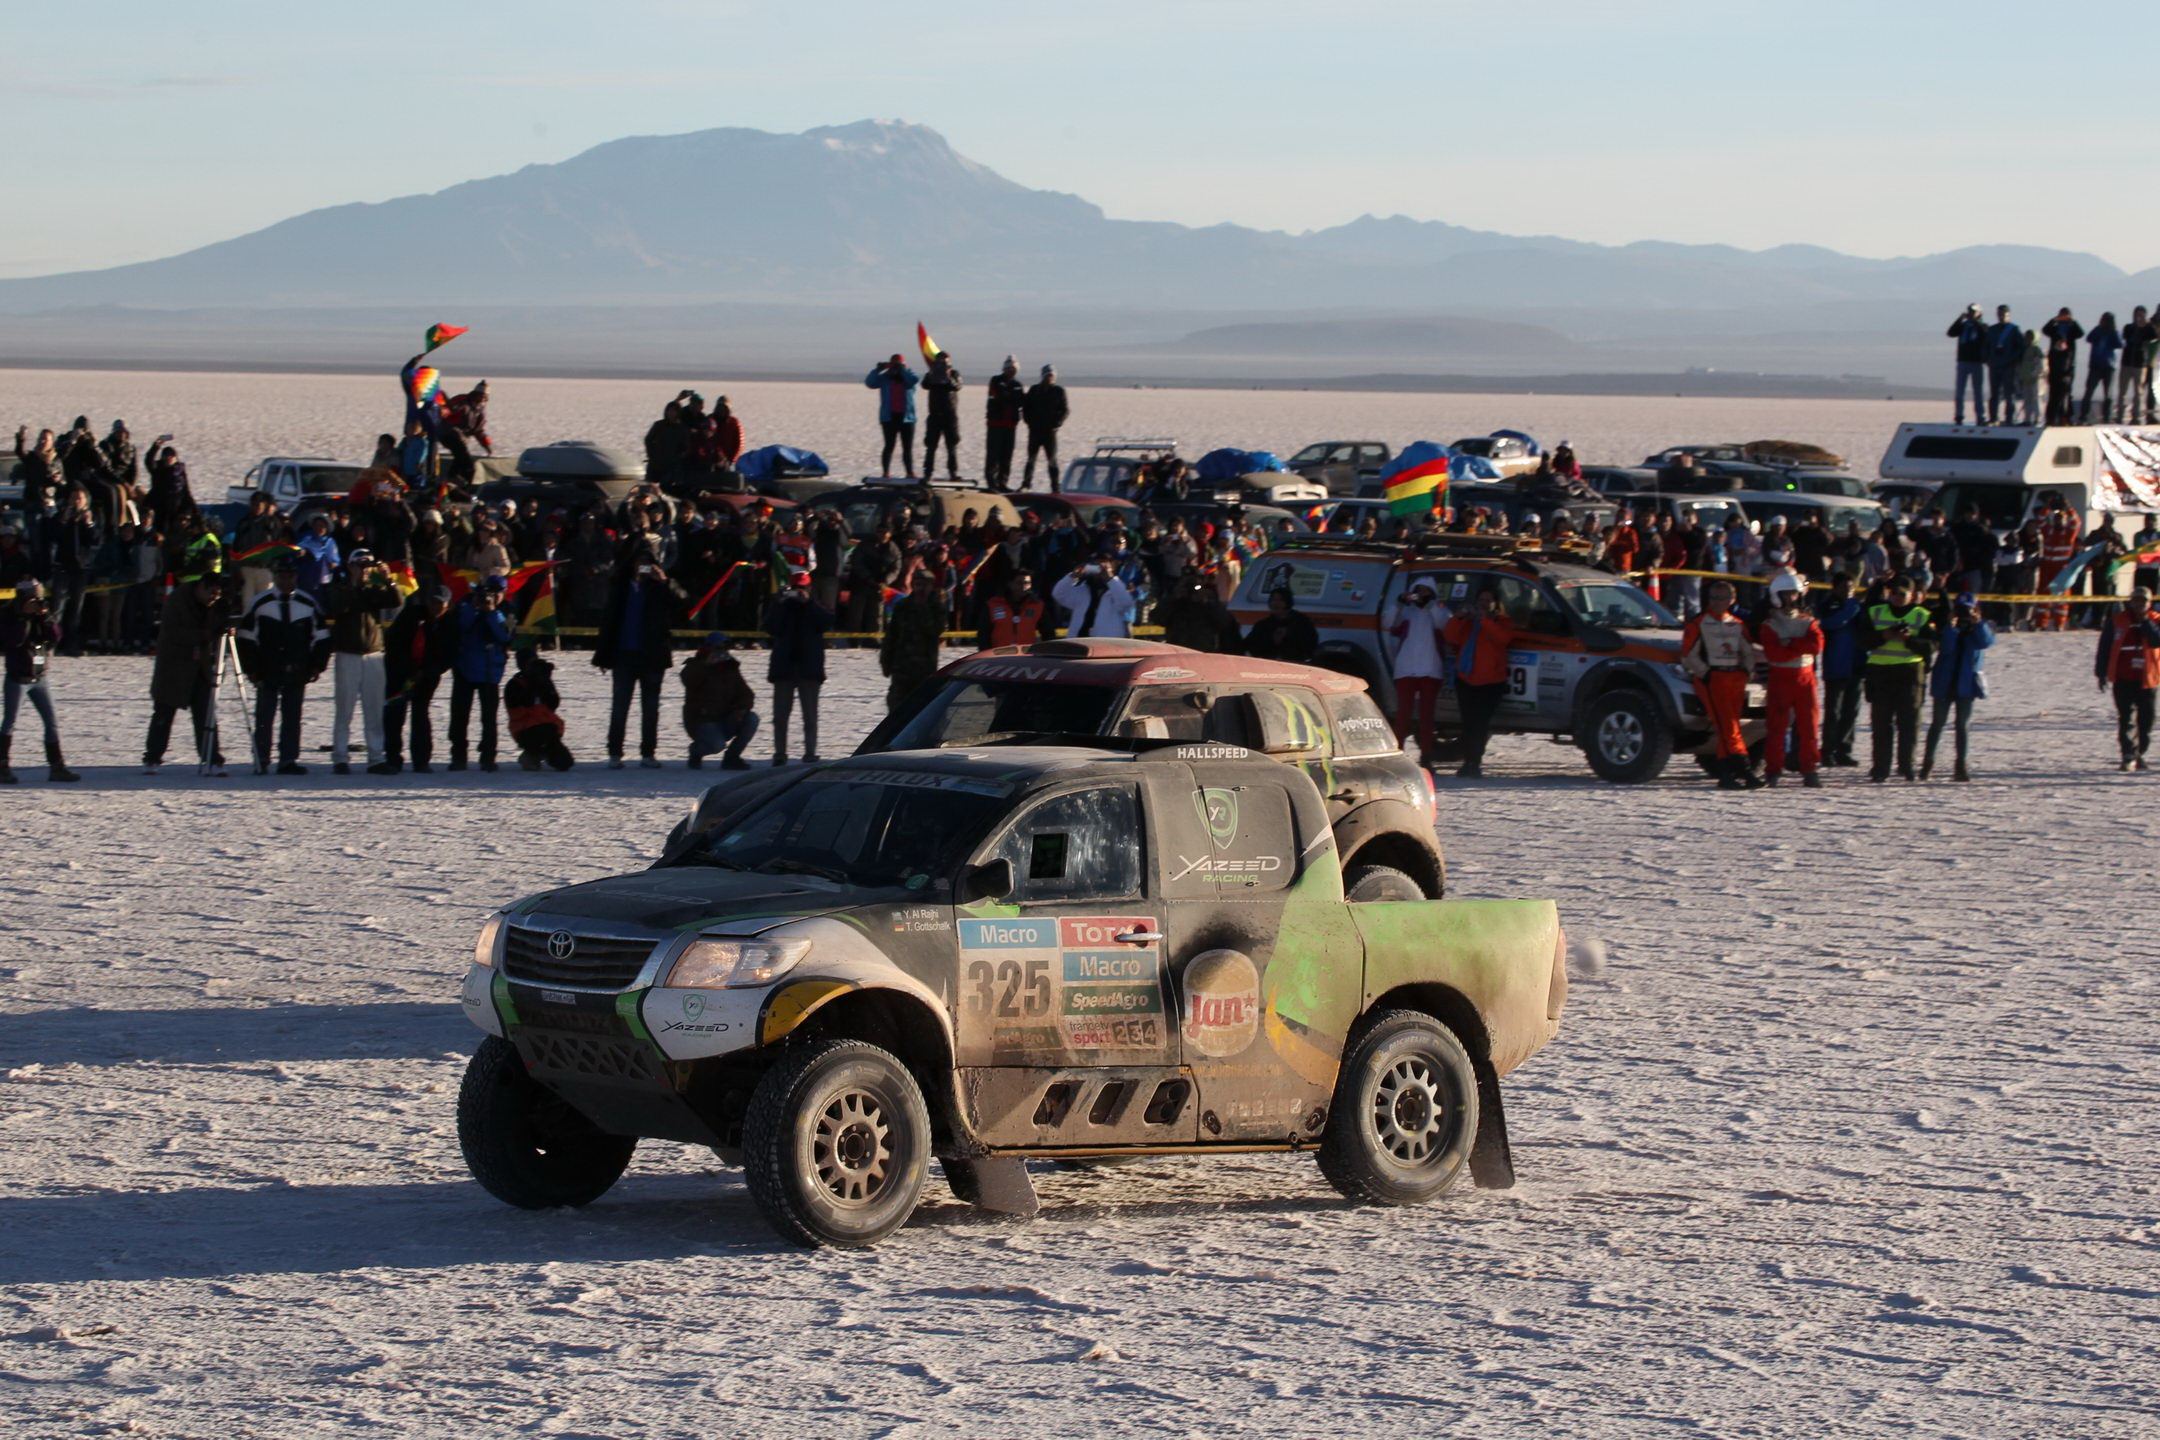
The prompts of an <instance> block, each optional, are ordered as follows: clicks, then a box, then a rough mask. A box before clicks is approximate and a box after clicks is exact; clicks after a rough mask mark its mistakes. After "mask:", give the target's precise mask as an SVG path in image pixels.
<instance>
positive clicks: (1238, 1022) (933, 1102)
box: [457, 742, 1567, 1245]
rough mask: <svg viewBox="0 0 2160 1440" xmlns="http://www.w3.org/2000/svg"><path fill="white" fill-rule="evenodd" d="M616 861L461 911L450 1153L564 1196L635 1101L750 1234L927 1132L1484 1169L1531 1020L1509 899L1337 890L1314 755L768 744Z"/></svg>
mask: <svg viewBox="0 0 2160 1440" xmlns="http://www.w3.org/2000/svg"><path fill="white" fill-rule="evenodd" d="M789 780H790V783H789V784H788V785H787V786H786V787H785V788H784V789H782V790H780V791H779V792H778V793H777V794H773V795H771V796H770V797H769V798H767V799H766V800H765V801H764V802H763V803H762V804H759V805H757V806H755V807H754V808H752V809H750V810H748V811H747V812H745V813H742V814H740V815H738V816H737V817H735V818H734V819H733V820H732V821H730V822H729V823H728V824H726V825H724V826H721V827H720V828H718V829H716V830H714V831H711V832H709V833H707V834H706V835H704V836H702V837H700V838H699V840H698V842H697V843H696V844H695V845H693V846H691V847H689V848H687V849H685V850H684V851H682V852H680V853H678V854H676V855H674V856H673V858H672V859H670V860H668V861H665V862H663V863H662V864H661V865H659V866H656V867H655V868H653V869H650V870H646V871H642V872H639V873H637V874H631V875H621V876H616V877H613V878H610V879H604V880H596V881H592V882H589V883H586V884H581V885H571V886H567V887H565V888H562V889H558V890H551V891H548V892H545V893H543V894H540V895H535V896H533V897H531V898H529V899H526V900H522V901H519V902H518V903H517V904H515V905H512V906H510V907H508V908H507V909H505V910H503V911H501V912H499V913H498V914H496V915H494V916H493V917H491V918H490V919H489V920H488V922H487V923H486V925H485V926H484V928H483V929H482V930H481V933H480V936H479V939H478V942H477V944H476V947H475V953H474V956H473V964H472V966H471V968H470V970H469V972H468V973H467V976H466V979H465V983H464V989H463V997H462V998H463V1004H464V1009H465V1013H466V1015H467V1016H468V1017H469V1018H470V1019H471V1021H472V1022H473V1024H475V1025H476V1026H478V1027H479V1028H480V1029H481V1030H483V1031H485V1032H486V1038H485V1039H483V1040H482V1041H481V1043H480V1046H479V1049H478V1051H477V1053H475V1055H474V1056H473V1058H472V1061H471V1063H470V1065H469V1066H468V1067H467V1069H466V1073H465V1080H464V1084H463V1086H462V1088H461V1090H460V1093H459V1096H458V1112H457V1113H458V1135H459V1140H460V1142H461V1144H462V1147H463V1150H464V1154H465V1159H466V1163H467V1165H468V1166H469V1168H470V1169H471V1171H472V1174H473V1177H474V1178H475V1179H476V1180H478V1181H479V1182H480V1184H481V1185H482V1186H484V1187H485V1188H486V1189H487V1190H488V1191H489V1192H490V1193H492V1194H494V1195H495V1196H497V1197H498V1198H500V1199H502V1200H504V1201H507V1202H508V1203H510V1204H512V1205H518V1206H523V1207H527V1208H532V1209H541V1208H549V1207H554V1206H563V1205H584V1204H587V1203H589V1202H591V1201H593V1200H595V1199H597V1198H599V1196H601V1195H602V1194H603V1193H605V1192H606V1191H607V1190H608V1188H609V1187H610V1186H612V1185H613V1184H614V1183H615V1182H616V1180H617V1179H618V1178H620V1176H621V1175H622V1174H623V1171H624V1170H625V1168H626V1167H627V1166H628V1165H629V1163H630V1160H631V1157H632V1154H633V1152H634V1151H635V1150H636V1148H637V1144H638V1142H639V1141H640V1140H641V1139H664V1140H673V1141H679V1142H684V1143H688V1144H693V1145H701V1146H707V1147H710V1148H712V1149H713V1150H714V1151H716V1152H717V1153H718V1154H719V1155H720V1156H721V1157H722V1159H723V1160H725V1161H727V1162H729V1163H738V1164H740V1165H741V1166H742V1168H743V1173H744V1178H745V1181H746V1183H747V1186H748V1189H749V1192H750V1195H751V1197H752V1199H753V1200H754V1201H755V1203H756V1205H757V1207H758V1209H759V1210H760V1211H761V1212H762V1213H763V1214H764V1216H765V1218H766V1219H767V1220H768V1221H770V1222H771V1223H772V1225H773V1226H774V1227H775V1228H776V1229H777V1230H778V1231H779V1232H780V1233H781V1234H782V1235H784V1236H786V1237H788V1238H790V1239H792V1240H795V1241H797V1242H800V1243H803V1244H806V1245H821V1244H829V1245H867V1244H871V1243H873V1242H875V1241H877V1240H879V1239H882V1238H883V1237H885V1236H886V1235H888V1234H890V1233H891V1232H892V1231H893V1230H895V1229H897V1228H898V1227H900V1226H901V1225H902V1224H904V1223H906V1221H907V1219H908V1217H909V1215H910V1214H912V1213H913V1211H914V1210H915V1208H916V1205H917V1203H918V1202H919V1200H920V1198H921V1195H922V1191H923V1186H924V1184H925V1180H926V1177H927V1174H928V1171H929V1165H930V1162H931V1160H932V1159H933V1158H935V1159H936V1160H937V1161H938V1162H939V1164H940V1165H941V1167H942V1168H943V1171H944V1174H945V1177H946V1180H947V1182H948V1183H949V1184H950V1185H951V1187H952V1189H953V1191H954V1193H955V1194H956V1195H958V1196H959V1197H960V1198H961V1199H963V1200H966V1201H969V1202H971V1203H974V1204H977V1205H980V1206H982V1207H984V1208H987V1209H994V1210H1001V1211H1005V1212H1008V1213H1021V1214H1031V1213H1033V1212H1034V1209H1035V1200H1034V1192H1033V1188H1032V1185H1031V1183H1030V1181H1029V1179H1028V1174H1027V1169H1026V1162H1027V1161H1029V1160H1031V1159H1061V1158H1070V1159H1088V1158H1100V1157H1115V1156H1121V1155H1131V1154H1173V1155H1211V1154H1212V1155H1220V1154H1229V1153H1236V1152H1250V1151H1285V1150H1310V1151H1312V1152H1314V1154H1315V1156H1316V1158H1317V1160H1318V1162H1319V1166H1320V1169H1321V1172H1322V1173H1323V1174H1324V1175H1325V1176H1326V1178H1327V1179H1328V1180H1329V1181H1330V1182H1332V1183H1333V1184H1334V1185H1335V1187H1336V1188H1337V1189H1338V1190H1340V1191H1341V1192H1342V1193H1343V1194H1345V1195H1347V1196H1349V1197H1351V1198H1352V1199H1354V1200H1357V1201H1360V1202H1362V1203H1371V1204H1415V1203H1420V1202H1423V1201H1427V1200H1431V1199H1434V1198H1436V1197H1437V1196H1439V1195H1440V1194H1441V1193H1442V1192H1444V1191H1446V1190H1447V1189H1448V1188H1449V1187H1450V1186H1451V1185H1453V1184H1454V1183H1455V1182H1456V1181H1457V1179H1458V1178H1459V1177H1460V1176H1461V1174H1462V1172H1463V1171H1464V1170H1466V1169H1467V1170H1468V1171H1469V1172H1470V1173H1471V1175H1472V1177H1473V1179H1474V1180H1475V1181H1476V1182H1477V1183H1478V1184H1480V1185H1485V1186H1505V1185H1507V1184H1510V1183H1512V1178H1513V1169H1512V1163H1511V1160H1510V1158H1509V1153H1508V1146H1507V1131H1506V1124H1505V1121H1504V1119H1503V1115H1502V1111H1501V1103H1500V1089H1499V1082H1500V1080H1501V1079H1502V1078H1503V1077H1505V1076H1506V1075H1507V1074H1508V1073H1509V1072H1510V1071H1512V1070H1514V1069H1515V1067H1516V1066H1518V1065H1520V1064H1522V1063H1523V1061H1525V1060H1527V1059H1528V1058H1529V1057H1530V1056H1531V1055H1533V1054H1535V1053H1536V1052H1537V1050H1538V1049H1539V1048H1540V1047H1541V1046H1543V1045H1544V1044H1545V1043H1546V1041H1548V1040H1550V1039H1551V1038H1552V1037H1553V1035H1554V1034H1555V1033H1556V1032H1557V1030H1558V1028H1559V1023H1560V1013H1561V1008H1562V1005H1563V1004H1564V1002H1565V1000H1566V995H1567V973H1566V966H1565V963H1564V962H1565V954H1564V951H1565V940H1564V938H1563V936H1562V934H1561V930H1560V924H1559V918H1558V915H1557V914H1556V912H1555V909H1554V907H1553V905H1552V904H1551V903H1549V902H1546V901H1491V900H1406V901H1384V902H1376V903H1370V904H1363V905H1350V904H1347V903H1345V900H1344V897H1343V885H1342V879H1343V877H1342V867H1341V864H1340V863H1339V861H1338V860H1337V858H1336V852H1335V838H1334V832H1333V830H1332V829H1331V827H1330V826H1329V824H1328V821H1327V812H1326V808H1325V805H1324V803H1323V801H1322V799H1321V796H1320V792H1319V790H1318V789H1317V788H1315V786H1314V785H1313V783H1312V781H1311V779H1310V778H1309V777H1308V776H1307V775H1306V774H1305V772H1304V771H1302V770H1300V769H1297V768H1295V767H1292V766H1288V765H1283V764H1279V763H1277V762H1275V761H1271V760H1268V759H1266V758H1265V757H1262V756H1257V755H1255V754H1253V753H1252V752H1250V751H1248V750H1245V749H1243V748H1242V747H1238V746H1233V745H1221V744H1211V743H1199V744H1184V743H1178V742H1161V743H1159V744H1157V745H1154V746H1152V747H1146V748H1141V749H1137V750H1135V751H1133V752H1132V753H1124V754H1113V753H1105V752H1103V751H1100V750H1094V749H1084V748H1077V747H1059V746H1039V747H1017V748H989V749H983V750H961V751H953V750H941V751H915V752H900V753H894V754H885V755H863V756H855V757H851V758H849V759H846V760H840V761H836V762H833V763H831V764H828V765H822V766H817V767H804V768H802V769H800V770H797V771H795V772H793V773H791V774H790V776H789Z"/></svg>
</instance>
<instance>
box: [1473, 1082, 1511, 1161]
mask: <svg viewBox="0 0 2160 1440" xmlns="http://www.w3.org/2000/svg"><path fill="white" fill-rule="evenodd" d="M1477 1089H1478V1097H1477V1098H1478V1127H1477V1139H1476V1140H1475V1141H1473V1142H1472V1143H1471V1146H1470V1179H1471V1181H1472V1182H1473V1183H1474V1184H1476V1186H1477V1187H1478V1189H1480V1190H1512V1189H1513V1188H1514V1187H1515V1157H1514V1155H1513V1154H1512V1153H1511V1152H1510V1151H1509V1150H1508V1138H1507V1114H1506V1112H1504V1111H1503V1110H1501V1108H1500V1080H1499V1077H1498V1076H1496V1075H1494V1074H1493V1072H1492V1066H1490V1065H1487V1064H1484V1063H1482V1062H1480V1063H1479V1065H1478V1067H1477Z"/></svg>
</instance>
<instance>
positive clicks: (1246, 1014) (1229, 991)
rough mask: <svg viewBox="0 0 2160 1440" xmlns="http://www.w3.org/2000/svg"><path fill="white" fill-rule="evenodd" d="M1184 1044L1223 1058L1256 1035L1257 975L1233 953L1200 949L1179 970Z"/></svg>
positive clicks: (1242, 958)
mask: <svg viewBox="0 0 2160 1440" xmlns="http://www.w3.org/2000/svg"><path fill="white" fill-rule="evenodd" d="M1184 1033H1185V1043H1186V1044H1187V1045H1188V1046H1190V1047H1191V1048H1192V1049H1193V1051H1194V1052H1196V1053H1198V1054H1201V1055H1205V1056H1207V1057H1208V1058H1210V1059H1213V1060H1222V1059H1227V1058H1228V1057H1230V1056H1232V1055H1236V1054H1238V1053H1240V1052H1241V1051H1243V1050H1244V1049H1245V1047H1246V1046H1248V1045H1250V1044H1252V1042H1253V1037H1254V1036H1255V1035H1257V1034H1259V1033H1260V972H1259V971H1257V970H1255V969H1254V968H1253V963H1252V961H1251V960H1249V959H1247V958H1246V957H1245V956H1243V955H1241V954H1239V953H1238V952H1237V951H1235V950H1206V951H1203V952H1201V953H1200V954H1198V955H1195V956H1194V957H1193V959H1192V963H1191V964H1190V965H1187V966H1186V967H1185V1031H1184Z"/></svg>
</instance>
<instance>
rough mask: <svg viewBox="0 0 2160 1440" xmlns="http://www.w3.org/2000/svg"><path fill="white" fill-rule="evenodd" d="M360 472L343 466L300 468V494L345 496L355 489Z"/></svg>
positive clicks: (305, 466) (309, 466) (304, 466)
mask: <svg viewBox="0 0 2160 1440" xmlns="http://www.w3.org/2000/svg"><path fill="white" fill-rule="evenodd" d="M359 478H360V472H359V471H358V470H356V469H351V468H348V467H346V466H343V465H338V466H328V465H303V466H301V467H300V493H301V494H303V495H343V494H345V493H346V492H347V491H349V490H351V489H352V488H353V484H354V483H355V482H356V481H358V480H359Z"/></svg>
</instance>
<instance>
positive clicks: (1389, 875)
mask: <svg viewBox="0 0 2160 1440" xmlns="http://www.w3.org/2000/svg"><path fill="white" fill-rule="evenodd" d="M1343 898H1344V899H1345V900H1348V901H1350V902H1351V903H1353V904H1361V903H1363V902H1365V901H1369V900H1423V899H1424V898H1425V892H1424V891H1423V890H1420V889H1419V888H1418V883H1417V881H1415V880H1413V879H1411V878H1410V877H1409V876H1408V875H1405V874H1404V873H1403V872H1402V871H1400V870H1397V869H1396V868H1395V867H1394V866H1392V865H1353V866H1351V867H1350V871H1349V873H1348V874H1346V875H1344V876H1343Z"/></svg>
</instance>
